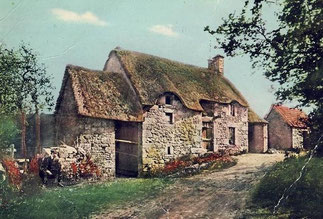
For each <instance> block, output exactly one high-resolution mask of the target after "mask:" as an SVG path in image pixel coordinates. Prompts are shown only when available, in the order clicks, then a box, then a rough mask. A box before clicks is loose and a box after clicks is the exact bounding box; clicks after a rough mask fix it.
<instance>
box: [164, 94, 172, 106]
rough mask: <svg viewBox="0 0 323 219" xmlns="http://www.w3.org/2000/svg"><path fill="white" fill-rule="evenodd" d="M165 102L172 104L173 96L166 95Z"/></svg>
mask: <svg viewBox="0 0 323 219" xmlns="http://www.w3.org/2000/svg"><path fill="white" fill-rule="evenodd" d="M165 104H168V105H172V96H169V95H168V96H166V97H165Z"/></svg>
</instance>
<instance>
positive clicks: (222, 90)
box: [110, 49, 248, 111]
mask: <svg viewBox="0 0 323 219" xmlns="http://www.w3.org/2000/svg"><path fill="white" fill-rule="evenodd" d="M112 53H115V54H116V55H117V57H118V59H119V60H120V62H121V64H122V66H123V68H124V69H125V71H126V74H127V75H128V77H129V79H130V81H131V83H132V84H133V86H134V88H135V90H136V92H137V93H138V95H139V97H140V100H141V103H142V104H143V105H154V104H155V103H156V100H157V99H158V97H159V96H160V95H162V94H163V93H166V92H172V93H174V94H176V95H177V96H178V97H179V98H180V99H181V101H182V102H183V104H184V105H185V106H186V107H187V108H189V109H192V110H197V111H203V108H202V106H201V105H200V101H201V100H209V101H216V102H220V103H230V102H232V101H237V102H239V103H240V104H241V105H243V106H248V102H247V101H246V100H245V98H244V97H243V96H242V95H241V93H240V92H239V91H238V90H237V89H236V88H235V87H234V86H233V84H232V83H231V82H230V81H229V80H228V79H226V78H225V77H223V76H220V75H217V74H215V72H212V71H210V70H208V69H207V68H201V67H196V66H192V65H187V64H183V63H179V62H175V61H172V60H168V59H165V58H160V57H156V56H152V55H148V54H143V53H138V52H133V51H127V50H119V49H116V50H113V51H112ZM110 55H111V54H110Z"/></svg>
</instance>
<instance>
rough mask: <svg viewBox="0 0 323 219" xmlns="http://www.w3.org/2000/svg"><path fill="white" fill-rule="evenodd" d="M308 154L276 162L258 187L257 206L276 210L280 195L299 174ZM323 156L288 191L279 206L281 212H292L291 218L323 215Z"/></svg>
mask: <svg viewBox="0 0 323 219" xmlns="http://www.w3.org/2000/svg"><path fill="white" fill-rule="evenodd" d="M307 159H308V158H307V157H301V158H290V159H287V160H286V161H283V162H280V163H277V164H276V165H275V166H274V167H273V169H272V170H271V171H270V172H269V173H267V175H266V176H265V177H264V178H263V179H262V180H261V182H260V183H259V184H258V185H257V186H256V189H255V190H254V192H253V194H252V203H253V204H254V207H256V208H265V209H267V210H270V211H271V212H272V211H273V208H274V206H275V205H276V204H277V202H278V200H279V199H280V197H281V196H282V195H283V193H284V191H285V189H287V188H288V187H289V186H290V185H291V184H292V183H293V182H294V181H295V180H296V179H297V177H298V176H299V174H300V171H301V169H302V167H303V165H304V164H305V162H306V161H307ZM322 170H323V159H322V158H313V159H312V160H311V161H310V163H309V164H308V166H307V168H306V171H305V172H304V175H303V177H302V178H301V180H300V181H298V182H297V184H296V185H295V186H294V187H293V188H292V189H291V190H290V191H289V192H288V194H287V195H288V198H287V199H284V200H283V201H282V203H281V206H280V208H279V211H280V212H285V213H286V212H290V216H291V217H292V218H294V217H296V218H300V217H307V218H323V208H322V203H323V171H322Z"/></svg>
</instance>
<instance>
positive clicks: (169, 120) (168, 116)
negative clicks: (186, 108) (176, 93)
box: [166, 113, 173, 124]
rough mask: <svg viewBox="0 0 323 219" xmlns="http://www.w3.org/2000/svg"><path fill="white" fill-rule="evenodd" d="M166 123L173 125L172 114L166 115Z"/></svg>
mask: <svg viewBox="0 0 323 219" xmlns="http://www.w3.org/2000/svg"><path fill="white" fill-rule="evenodd" d="M166 117H167V122H168V123H169V124H173V113H166Z"/></svg>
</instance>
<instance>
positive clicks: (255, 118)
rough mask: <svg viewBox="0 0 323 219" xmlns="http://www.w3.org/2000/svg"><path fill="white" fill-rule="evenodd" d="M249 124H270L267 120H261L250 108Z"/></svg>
mask: <svg viewBox="0 0 323 219" xmlns="http://www.w3.org/2000/svg"><path fill="white" fill-rule="evenodd" d="M248 122H250V123H268V122H267V121H266V120H264V119H262V118H260V117H259V116H258V115H257V113H255V112H254V111H253V110H252V109H251V108H250V107H249V109H248Z"/></svg>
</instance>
